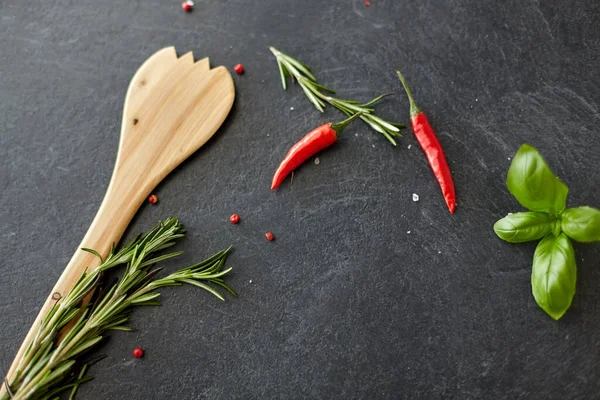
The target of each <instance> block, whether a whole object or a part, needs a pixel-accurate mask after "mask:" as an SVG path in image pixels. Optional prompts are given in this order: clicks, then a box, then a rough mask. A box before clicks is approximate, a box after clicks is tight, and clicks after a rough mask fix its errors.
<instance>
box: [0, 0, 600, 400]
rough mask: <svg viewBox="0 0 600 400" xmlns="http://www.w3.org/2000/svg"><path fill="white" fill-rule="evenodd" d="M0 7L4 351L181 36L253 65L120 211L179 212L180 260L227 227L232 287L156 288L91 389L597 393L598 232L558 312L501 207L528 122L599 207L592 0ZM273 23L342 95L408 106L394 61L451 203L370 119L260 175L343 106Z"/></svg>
mask: <svg viewBox="0 0 600 400" xmlns="http://www.w3.org/2000/svg"><path fill="white" fill-rule="evenodd" d="M0 18H1V23H0V37H1V38H2V40H0V54H1V58H0V60H1V61H0V63H1V64H0V66H1V69H0V130H1V132H0V204H1V206H0V255H1V256H0V327H1V329H0V366H1V367H0V371H5V370H6V369H7V368H8V366H9V364H10V361H11V360H12V357H13V355H14V354H15V352H16V350H17V348H18V346H19V344H20V342H21V341H22V339H23V337H24V335H25V333H26V331H27V330H28V328H29V326H30V324H31V322H32V320H33V319H34V317H35V315H36V314H37V310H38V307H39V306H40V305H41V302H42V299H43V298H45V296H46V295H47V294H48V293H49V290H50V289H51V287H52V285H53V282H55V280H56V279H57V278H58V276H59V274H60V272H61V271H62V269H63V267H64V266H65V265H66V263H67V262H68V260H69V258H70V256H71V255H72V253H73V251H74V249H75V248H76V246H77V244H78V243H79V241H80V240H81V238H82V237H83V235H84V233H85V231H86V229H87V227H88V226H89V223H90V222H91V220H92V218H93V216H94V214H95V211H96V210H97V207H98V206H99V204H100V202H101V199H102V196H103V193H104V190H105V188H106V185H107V183H108V180H109V177H110V174H111V170H112V165H113V162H114V158H115V154H116V151H117V143H118V135H119V128H120V117H121V110H122V105H123V99H124V95H125V90H126V88H127V85H128V83H129V80H130V78H131V77H132V75H133V73H134V72H135V70H136V69H137V68H138V66H139V65H141V63H142V62H143V61H144V60H145V59H146V58H147V57H149V56H150V55H151V54H152V53H153V52H154V51H156V50H158V49H160V48H162V47H165V46H169V45H174V46H176V48H177V50H178V52H179V54H183V53H184V52H186V51H188V50H192V51H193V52H194V54H195V55H196V58H197V59H199V58H202V57H204V56H209V57H210V58H211V61H212V64H213V65H225V66H227V67H230V68H232V66H233V65H234V64H236V63H238V62H241V63H243V64H244V66H245V67H246V73H245V74H244V75H243V76H234V80H235V83H236V90H237V98H236V103H235V106H234V109H233V111H232V113H231V115H230V117H229V119H228V120H227V121H226V123H225V124H224V126H223V127H222V129H221V130H220V132H219V133H218V134H217V135H216V136H215V137H214V139H212V140H211V141H210V142H209V144H208V145H207V146H205V148H203V149H202V150H201V151H199V152H198V153H197V154H196V155H194V156H193V157H192V158H191V159H189V160H188V161H187V162H185V163H184V164H183V165H182V166H181V167H180V168H179V169H178V170H176V171H175V172H174V173H173V174H172V175H171V176H170V177H169V178H168V179H167V180H166V181H165V182H164V183H163V184H161V186H160V187H159V188H158V189H157V193H158V195H159V197H160V204H159V205H158V206H144V207H142V209H141V210H140V212H139V215H138V216H137V217H136V219H135V221H134V223H133V225H132V228H131V229H132V232H133V231H135V232H137V231H140V230H144V229H147V228H148V227H150V226H151V225H152V224H154V223H155V222H156V221H157V220H158V219H160V218H164V217H167V216H171V215H176V216H179V217H180V218H181V219H182V221H183V222H184V223H185V225H186V226H187V227H188V228H189V234H188V237H187V239H185V241H184V242H183V243H182V246H181V247H182V248H183V249H184V250H186V251H187V252H186V254H185V255H184V256H183V257H182V259H181V262H180V263H178V264H177V265H181V264H182V263H186V262H192V261H193V260H197V259H199V258H201V257H203V256H205V255H207V254H209V253H211V252H214V251H216V250H218V249H221V248H223V247H225V246H227V245H229V244H234V245H235V253H234V254H233V255H232V256H231V257H230V261H229V264H230V265H231V266H233V267H234V274H233V275H232V276H231V279H230V283H231V285H232V286H233V287H235V288H236V289H237V290H238V291H239V293H240V296H239V298H235V299H234V298H228V299H227V301H226V302H224V303H220V302H218V300H216V299H214V298H212V297H210V296H209V295H208V294H207V293H204V292H201V291H199V290H196V289H195V288H192V287H182V288H178V289H167V290H163V306H162V307H161V308H154V309H144V310H140V311H138V312H136V313H135V316H134V318H133V325H134V326H136V327H137V328H139V331H138V332H137V333H134V334H115V335H114V336H113V340H111V341H109V342H108V343H107V345H106V346H104V348H103V349H102V350H101V352H102V353H105V354H107V355H108V357H107V359H106V360H104V361H103V362H101V363H99V364H97V365H95V366H94V367H93V370H92V373H93V375H94V376H95V377H96V379H95V380H94V381H93V382H92V383H90V384H86V385H84V387H82V389H81V393H80V396H79V398H83V399H123V398H129V399H163V398H168V399H196V398H210V399H216V398H223V399H258V398H260V399H271V398H272V399H279V398H290V399H291V398H294V399H295V398H331V399H337V398H339V399H342V398H344V399H345V398H378V399H388V398H407V399H431V398H452V399H472V398H486V399H503V398H507V399H515V398H523V399H581V398H587V399H591V398H600V394H599V390H600V380H599V379H598V377H599V376H598V375H599V372H598V371H599V368H598V366H599V363H600V362H599V361H598V360H599V358H600V342H599V340H598V336H599V335H600V334H599V332H600V296H599V294H598V293H599V291H598V286H599V285H600V268H599V267H600V264H599V262H598V258H599V256H600V246H599V245H597V244H596V245H585V246H583V245H577V246H576V252H577V259H578V267H579V275H578V285H577V294H576V296H575V299H574V302H573V306H572V308H571V309H570V311H569V312H568V313H567V314H566V316H565V317H564V318H563V319H562V320H561V321H559V322H554V321H553V320H551V319H550V318H549V317H547V316H546V315H545V314H544V313H543V312H542V311H541V310H540V309H539V308H538V307H537V306H536V304H535V302H534V299H533V297H532V295H531V289H530V282H529V278H530V271H531V268H530V266H531V260H532V256H533V250H534V245H533V244H524V245H509V244H506V243H503V242H502V241H500V240H499V239H498V238H497V237H496V236H495V235H494V233H493V231H492V229H491V228H492V225H493V223H494V221H495V220H496V219H498V218H500V217H502V216H503V215H505V214H506V213H507V212H511V211H517V210H519V209H520V207H519V205H518V204H517V203H516V201H515V200H513V199H512V198H511V197H510V195H509V194H508V192H507V190H506V188H505V186H504V178H505V175H506V171H507V169H508V166H509V164H510V161H509V158H510V157H512V156H513V154H514V153H515V152H516V150H517V149H518V147H519V146H520V145H521V144H522V143H524V142H527V143H530V144H533V145H535V146H536V147H538V148H539V150H540V151H541V152H542V154H544V156H545V157H546V159H547V160H548V162H549V164H550V165H551V167H552V168H553V169H554V171H555V172H556V173H557V175H559V176H560V177H561V178H562V179H564V180H565V181H566V182H567V183H568V185H569V186H570V188H571V194H570V197H569V201H570V204H571V205H584V204H588V205H592V206H596V207H599V206H600V200H599V198H598V190H599V189H600V158H599V157H598V154H600V138H599V137H600V136H599V135H598V126H597V125H598V122H599V120H600V116H599V104H600V86H599V82H600V69H599V68H598V64H599V61H600V24H599V20H600V3H599V2H597V1H592V0H588V1H570V2H564V1H560V0H548V1H523V0H520V1H516V0H515V1H502V2H497V1H491V0H470V1H467V0H461V1H457V0H455V1H439V0H436V1H433V0H427V1H418V2H416V1H392V0H372V5H371V7H365V6H364V5H363V2H362V1H359V0H335V1H326V2H324V1H317V0H305V1H295V0H279V1H276V0H271V1H267V0H265V1H260V2H254V1H253V2H250V1H241V0H238V1H233V0H231V1H202V0H199V1H197V3H196V9H195V11H194V12H193V13H191V14H185V13H183V12H182V11H181V9H180V4H179V2H178V1H172V0H169V1H166V0H148V1H119V0H106V1H92V0H78V1H74V0H59V1H39V0H32V1H27V2H21V1H16V0H2V2H0ZM269 44H272V45H275V46H276V47H278V48H279V49H280V50H282V51H285V52H288V53H289V54H291V55H295V56H296V57H297V58H299V59H301V60H303V61H304V62H305V63H307V64H308V65H310V66H311V67H312V68H313V70H314V71H315V73H316V74H317V76H318V77H319V79H320V81H321V82H322V83H324V84H326V85H328V86H331V87H334V88H336V89H337V90H338V93H339V94H340V95H341V96H342V97H346V98H356V99H360V100H366V99H370V98H372V97H374V96H376V95H377V94H379V93H382V92H387V91H394V92H396V93H397V94H398V95H397V96H395V97H393V98H390V99H387V100H385V101H384V102H383V103H382V104H381V105H380V106H379V107H378V112H379V114H381V115H382V116H384V117H387V118H389V119H392V120H400V121H408V102H407V100H406V98H405V96H404V95H402V92H401V88H400V85H399V82H398V81H397V78H396V76H395V74H394V70H395V69H397V68H401V69H402V71H403V72H404V74H405V76H406V77H407V79H408V81H409V83H410V84H411V85H412V87H413V91H414V94H415V96H416V97H417V99H418V101H419V104H420V105H421V107H422V108H423V109H424V110H427V112H428V115H429V116H430V119H431V121H432V123H433V125H434V126H435V127H436V128H437V131H438V133H439V136H440V140H441V142H442V143H443V145H444V148H445V150H446V152H447V156H448V158H449V159H450V160H451V166H452V170H453V173H454V178H455V182H456V187H457V193H458V209H457V212H456V214H455V215H454V216H451V215H450V214H449V213H448V212H447V210H446V207H445V205H444V203H443V199H442V197H441V194H440V193H439V189H438V187H437V184H436V183H435V181H434V179H433V177H432V174H431V172H430V171H429V169H428V166H427V164H426V161H425V159H424V157H423V154H422V152H421V150H420V149H419V148H418V145H417V143H416V141H415V139H414V137H413V135H412V133H411V132H410V131H407V134H406V135H405V138H404V139H402V140H401V142H400V145H399V146H398V147H397V148H393V147H392V146H390V145H389V144H388V143H387V142H386V141H385V140H384V138H383V137H381V136H380V135H378V134H375V133H373V132H371V131H369V129H367V127H366V126H365V125H364V124H356V125H353V126H351V127H349V128H348V130H347V131H346V132H345V134H344V136H343V137H342V138H341V140H340V142H339V143H338V144H337V145H336V146H334V147H333V148H331V149H329V150H327V151H325V152H323V153H322V154H320V156H319V157H320V160H321V163H320V164H319V165H315V164H314V163H308V164H307V165H305V166H303V167H302V168H301V169H300V170H299V171H298V172H297V173H296V175H295V180H294V183H293V186H292V185H290V184H289V182H288V183H286V184H284V185H283V187H282V188H281V189H280V190H279V191H277V192H275V193H273V192H271V191H270V190H269V183H270V178H271V176H272V173H273V171H274V169H275V167H276V165H277V163H278V162H279V161H280V159H281V158H282V157H283V155H284V154H285V152H286V150H287V149H288V148H289V146H290V145H291V144H292V143H294V142H295V141H296V140H297V139H298V138H300V137H301V136H302V135H303V134H304V133H305V132H307V131H308V130H310V129H311V128H313V127H315V126H317V125H319V124H321V123H323V122H326V121H330V120H338V119H340V116H341V115H340V114H339V113H338V112H337V111H335V110H331V109H329V110H327V111H326V112H325V114H323V115H320V114H319V113H318V112H317V111H316V110H315V109H314V108H312V106H311V105H310V104H309V103H308V101H307V100H306V99H305V98H304V95H303V94H302V92H301V91H300V90H299V89H298V88H297V87H291V88H290V89H288V91H287V92H284V91H283V90H282V89H281V87H280V83H279V76H278V72H277V68H276V64H275V62H274V59H273V57H272V56H271V54H270V53H269V51H268V49H267V47H266V46H267V45H269ZM290 107H294V110H293V111H292V110H290ZM408 146H411V148H410V149H409V148H408ZM412 193H417V194H419V195H420V198H421V200H420V201H419V202H417V203H415V202H413V201H412V199H411V196H412ZM233 212H237V213H239V214H240V215H241V217H242V222H241V223H240V224H239V225H237V226H233V225H231V224H229V222H228V220H227V218H228V217H229V215H230V214H231V213H233ZM269 230H271V231H273V232H274V233H275V235H276V237H277V239H276V241H275V242H272V243H271V242H267V241H266V240H265V239H264V236H263V234H264V232H266V231H269ZM408 231H410V234H409V233H407V232H408ZM175 266H176V265H175V263H172V264H170V265H169V268H175ZM250 280H251V281H252V282H250ZM135 346H141V347H143V348H145V349H146V357H145V358H144V359H143V360H135V359H133V358H132V357H131V356H130V352H131V350H132V348H133V347H135Z"/></svg>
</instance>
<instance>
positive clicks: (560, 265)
mask: <svg viewBox="0 0 600 400" xmlns="http://www.w3.org/2000/svg"><path fill="white" fill-rule="evenodd" d="M576 280H577V267H576V265H575V253H574V251H573V246H572V245H571V241H570V240H569V238H568V237H567V236H566V235H565V234H564V233H561V234H560V235H559V236H554V235H548V236H546V237H545V238H544V239H542V240H541V241H540V243H539V244H538V245H537V248H536V249H535V254H534V256H533V269H532V272H531V289H532V292H533V297H535V301H536V302H537V303H538V305H539V306H540V307H541V308H542V309H543V310H544V311H546V313H547V314H548V315H550V316H551V317H552V318H554V319H556V320H557V319H559V318H560V317H562V316H563V314H564V313H565V312H566V311H567V309H568V308H569V306H570V305H571V301H572V300H573V296H574V295H575V282H576Z"/></svg>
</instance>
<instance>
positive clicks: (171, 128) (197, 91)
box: [8, 47, 235, 377]
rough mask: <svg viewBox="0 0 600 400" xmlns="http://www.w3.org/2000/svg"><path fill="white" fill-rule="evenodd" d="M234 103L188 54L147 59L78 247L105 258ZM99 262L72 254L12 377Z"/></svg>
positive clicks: (218, 76)
mask: <svg viewBox="0 0 600 400" xmlns="http://www.w3.org/2000/svg"><path fill="white" fill-rule="evenodd" d="M234 98H235V90H234V85H233V80H232V78H231V74H230V73H229V71H227V69H226V68H224V67H217V68H214V69H210V65H209V60H208V58H204V59H202V60H200V61H198V62H197V63H194V57H193V55H192V53H191V52H189V53H186V54H185V55H183V56H182V57H180V58H177V56H176V53H175V48H174V47H167V48H164V49H162V50H160V51H158V52H156V53H155V54H154V55H152V56H151V57H150V58H149V59H148V60H146V62H145V63H144V64H143V65H142V66H141V67H140V68H139V70H138V71H137V72H136V74H135V75H134V77H133V79H132V80H131V83H130V85H129V89H128V91H127V96H126V98H125V105H124V111H123V122H122V128H121V139H120V143H119V152H118V155H117V160H116V164H115V168H114V171H113V175H112V178H111V181H110V184H109V186H108V189H107V192H106V195H105V197H104V200H103V202H102V205H101V206H100V209H99V210H98V213H97V214H96V217H95V218H94V221H93V222H92V224H91V226H90V228H89V230H88V232H87V234H86V235H85V237H84V238H83V241H82V242H81V244H80V245H79V248H78V249H80V248H84V247H85V248H92V249H95V250H97V251H98V252H99V253H100V254H102V256H103V257H104V256H106V255H107V254H108V252H109V251H110V247H111V244H112V243H117V242H119V240H120V239H121V236H122V235H123V233H124V231H125V229H126V228H127V226H128V225H129V223H130V222H131V219H132V218H133V216H134V215H135V213H136V212H137V210H138V209H139V207H140V206H141V205H142V203H143V202H144V200H145V199H146V198H147V196H148V195H149V194H150V193H151V191H152V190H153V189H154V188H155V187H156V185H158V184H159V183H160V182H161V181H162V180H163V179H164V178H165V176H167V175H168V174H169V173H170V172H171V171H172V170H173V169H175V167H177V166H178V165H179V164H180V163H181V162H182V161H184V160H185V159H186V158H187V157H189V156H190V155H191V154H192V153H194V152H195V151H196V150H198V149H199V148H200V147H201V146H202V145H203V144H204V143H206V142H207V141H208V140H209V139H210V138H211V137H212V135H213V134H214V133H215V132H216V131H217V129H219V127H220V126H221V124H222V123H223V121H224V120H225V118H226V117H227V115H228V114H229V111H230V110H231V107H232V105H233V101H234ZM97 265H98V259H97V258H96V257H95V256H94V255H91V254H90V253H87V252H84V251H81V250H77V252H76V253H75V254H74V255H73V257H72V258H71V261H70V262H69V264H68V265H67V267H66V268H65V270H64V271H63V273H62V275H61V276H60V278H59V280H58V282H57V283H56V285H55V286H54V288H53V290H52V292H51V293H50V295H49V296H48V298H47V300H46V302H45V303H44V305H43V307H42V309H41V310H40V312H39V314H38V316H37V318H36V320H35V322H34V324H33V326H32V328H31V329H30V331H29V333H28V334H27V337H26V339H25V341H24V342H23V344H22V345H21V348H20V349H19V352H18V354H17V356H16V357H15V361H13V364H12V366H11V368H10V370H9V373H8V376H9V377H10V376H12V374H13V373H14V370H15V368H16V365H17V360H19V359H20V358H21V356H22V354H23V352H24V350H25V348H26V346H27V344H28V343H29V342H30V340H32V337H33V335H34V333H35V329H36V328H37V326H38V325H39V323H40V322H41V320H42V318H43V317H44V316H45V315H46V314H47V313H48V311H49V310H50V308H51V306H52V304H53V303H54V302H55V300H53V298H52V296H53V294H55V293H58V294H60V295H64V294H65V293H66V292H68V291H69V290H70V289H71V288H72V287H73V285H74V284H75V282H76V281H77V278H78V277H79V276H80V275H81V274H82V273H83V271H84V270H85V269H86V268H95V267H97Z"/></svg>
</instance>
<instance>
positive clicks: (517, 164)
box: [506, 144, 569, 213]
mask: <svg viewBox="0 0 600 400" xmlns="http://www.w3.org/2000/svg"><path fill="white" fill-rule="evenodd" d="M506 186H507V187H508V190H509V191H510V193H511V194H512V195H513V196H515V198H516V199H517V201H518V202H519V203H521V205H522V206H523V207H526V208H528V209H530V210H531V211H543V212H550V213H554V212H560V211H562V210H564V209H565V205H566V201H567V193H568V192H569V188H567V186H566V185H565V184H564V183H562V182H561V180H560V179H558V178H557V177H556V176H555V175H554V174H553V173H552V171H551V170H550V168H549V167H548V165H546V162H545V161H544V159H543V158H542V156H541V155H540V153H538V152H537V150H536V149H534V148H533V147H531V146H530V145H528V144H524V145H523V146H521V148H520V149H519V151H518V152H517V154H516V155H515V157H514V159H513V161H512V164H511V165H510V169H509V170H508V177H507V178H506Z"/></svg>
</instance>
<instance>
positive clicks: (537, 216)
mask: <svg viewBox="0 0 600 400" xmlns="http://www.w3.org/2000/svg"><path fill="white" fill-rule="evenodd" d="M552 225H553V221H552V219H551V218H550V216H549V215H548V214H546V213H541V212H533V211H532V212H520V213H516V214H511V215H508V216H506V217H504V218H502V219H501V220H499V221H498V222H496V223H495V224H494V232H496V235H498V237H499V238H500V239H502V240H506V241H507V242H510V243H523V242H528V241H530V240H537V239H541V238H543V237H544V236H546V235H547V234H548V233H550V232H551V231H552Z"/></svg>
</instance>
